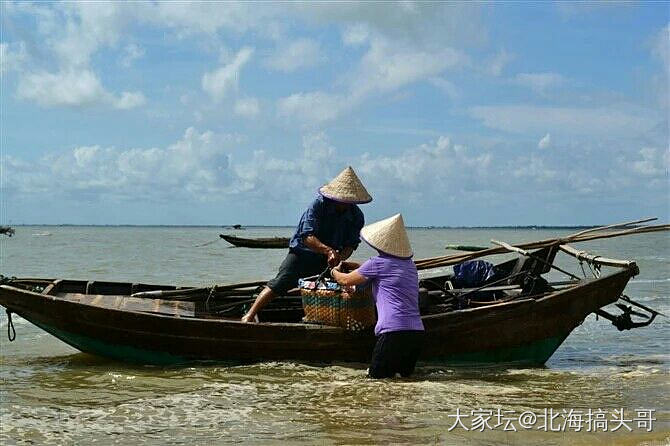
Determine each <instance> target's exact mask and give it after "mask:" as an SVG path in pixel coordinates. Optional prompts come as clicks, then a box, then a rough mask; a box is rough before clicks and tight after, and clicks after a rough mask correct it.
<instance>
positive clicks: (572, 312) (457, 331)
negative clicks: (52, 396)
mask: <svg viewBox="0 0 670 446" xmlns="http://www.w3.org/2000/svg"><path fill="white" fill-rule="evenodd" d="M559 250H563V251H564V252H567V253H568V254H571V255H574V256H577V257H578V258H579V259H580V260H581V261H584V262H587V263H589V264H590V265H592V266H593V268H594V271H600V268H601V267H604V268H612V271H611V272H608V273H602V274H600V273H597V274H596V275H595V276H594V277H590V278H586V277H584V278H577V279H575V278H574V277H573V278H572V279H570V280H567V281H562V282H552V283H548V282H546V281H544V282H543V281H542V280H543V278H542V275H543V274H545V273H547V272H549V271H550V269H553V268H555V266H554V265H553V260H554V257H555V255H556V253H557V252H558V251H559ZM526 254H527V255H525V256H521V257H520V258H519V259H513V260H510V261H507V262H503V263H500V264H498V265H497V266H496V271H498V277H501V279H496V280H494V281H488V282H487V283H485V284H484V285H483V286H481V287H476V288H469V289H463V288H461V289H458V288H456V289H452V288H451V286H450V284H451V283H452V280H453V277H452V276H450V275H439V276H435V277H429V278H424V279H422V280H421V283H420V285H421V299H420V301H421V311H422V319H423V323H424V326H425V330H426V338H425V344H424V348H423V353H422V357H421V358H420V361H421V362H438V363H441V364H455V365H479V364H530V365H540V364H543V363H544V362H545V361H547V359H549V357H550V356H551V355H552V354H553V353H554V351H555V350H556V349H557V348H558V347H559V346H560V345H561V343H562V342H563V341H564V340H565V338H566V337H567V336H568V335H569V334H570V333H571V332H572V330H574V329H575V328H576V327H577V326H578V325H580V324H581V323H582V322H583V321H584V319H585V318H586V317H587V316H588V315H589V314H591V313H594V312H595V313H597V314H599V315H601V316H603V317H606V318H608V319H610V320H612V321H613V322H614V323H615V325H617V324H618V325H617V327H618V328H619V329H627V328H634V327H637V326H642V325H648V324H649V323H651V321H652V320H653V318H654V317H655V316H656V314H657V313H656V312H653V310H651V309H648V308H646V307H643V306H640V307H642V308H644V309H646V310H648V311H649V312H650V315H648V316H647V315H644V314H642V316H644V317H646V320H645V321H644V322H637V323H636V322H633V321H632V318H631V317H630V316H631V314H632V315H636V316H639V315H640V313H639V312H636V311H631V308H632V307H626V306H624V305H620V308H622V310H623V311H624V313H622V315H619V316H613V315H611V314H609V313H608V312H607V311H605V310H603V309H602V308H603V307H605V306H607V305H609V304H612V303H615V302H617V300H619V299H620V298H621V299H624V300H625V301H626V303H632V304H634V305H637V304H635V303H634V302H632V301H630V300H629V299H628V298H627V297H625V296H623V295H622V293H623V291H624V288H625V287H626V284H627V283H628V281H629V279H630V278H631V277H633V276H635V275H636V274H638V267H637V266H636V264H635V262H633V261H619V260H613V259H605V258H602V257H597V256H590V255H588V254H586V253H583V252H577V251H576V250H574V249H572V248H571V247H569V246H564V245H560V244H556V243H555V244H553V245H551V246H548V247H545V248H541V249H539V250H536V251H533V252H532V253H526ZM417 264H420V261H417ZM263 283H264V282H262V281H260V282H250V283H243V284H235V285H227V286H216V287H212V288H194V287H186V288H178V287H175V286H161V285H146V284H134V283H120V282H98V281H89V282H87V281H81V280H60V279H59V280H53V279H32V278H23V279H16V278H12V279H8V278H3V279H2V284H1V285H0V305H2V306H3V307H5V308H6V310H7V312H8V313H9V315H10V326H9V328H11V329H13V325H12V324H11V313H16V314H18V315H19V316H21V317H22V318H24V319H26V320H28V321H30V322H32V323H33V324H35V325H36V326H38V327H40V328H42V329H43V330H45V331H47V332H48V333H50V334H52V335H53V336H55V337H57V338H59V339H61V340H62V341H63V342H66V343H67V344H69V345H71V346H73V347H75V348H77V349H79V350H81V351H83V352H87V353H91V354H94V355H100V356H104V357H107V358H112V359H116V360H120V361H128V362H134V363H143V364H184V363H190V362H193V361H217V362H218V361H223V362H225V361H235V362H237V361H243V362H246V361H263V360H293V361H300V362H314V361H315V362H330V361H338V362H356V363H365V362H366V361H368V360H369V358H370V356H371V352H372V348H373V346H374V343H375V337H374V334H373V332H372V329H371V328H370V329H368V330H365V331H361V332H354V331H348V330H345V329H342V328H338V327H329V326H322V325H315V324H307V323H303V322H302V317H303V310H302V304H301V298H300V297H299V296H298V295H296V293H295V291H296V290H293V291H292V292H290V293H289V295H287V296H282V297H279V298H277V299H275V300H274V301H272V302H271V304H270V305H269V306H267V307H266V308H265V309H264V310H263V311H261V312H260V313H259V317H260V322H259V323H248V324H247V323H242V322H240V321H239V318H240V316H241V315H242V314H243V313H244V311H245V310H246V305H248V304H249V303H250V301H252V300H253V294H254V293H255V292H256V288H257V287H258V286H259V285H261V284H263ZM529 283H530V285H529ZM537 284H539V286H537V287H536V286H535V285H537ZM486 293H489V298H486V297H482V296H483V295H485V294H486ZM491 295H492V296H494V297H492V298H491V297H490V296H491ZM487 299H488V300H487ZM617 321H618V322H617Z"/></svg>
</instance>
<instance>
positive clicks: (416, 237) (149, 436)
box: [0, 226, 670, 445]
mask: <svg viewBox="0 0 670 446" xmlns="http://www.w3.org/2000/svg"><path fill="white" fill-rule="evenodd" d="M221 232H226V233H234V234H235V235H238V236H242V237H262V236H265V237H267V236H289V235H291V233H292V229H291V228H247V229H246V230H242V231H233V230H230V229H224V228H216V227H79V226H42V227H41V226H19V227H17V228H16V235H15V236H14V237H11V238H8V237H5V236H0V273H1V274H3V275H5V276H19V277H29V276H30V277H43V278H69V279H83V280H113V281H128V282H144V283H157V284H178V285H196V286H210V285H212V284H224V283H231V282H241V281H249V280H259V279H267V278H270V277H272V276H273V275H274V273H275V272H276V270H277V267H278V266H279V264H280V263H281V261H282V259H283V257H284V255H285V251H284V250H257V249H246V248H232V247H230V245H228V244H227V243H226V242H225V241H223V240H220V239H219V237H218V234H219V233H221ZM571 232H574V230H572V231H571V230H566V229H561V230H542V229H540V230H529V229H519V230H515V229H437V228H435V229H410V230H409V237H410V240H411V242H412V246H413V247H414V250H415V253H416V256H415V258H417V259H419V258H426V257H433V256H439V255H444V254H446V253H448V251H445V249H444V246H445V245H447V244H463V245H482V246H489V245H490V239H497V240H503V241H507V242H510V243H518V242H523V241H532V240H539V239H545V238H551V237H555V236H562V235H566V234H569V233H571ZM577 246H578V247H579V248H580V249H585V250H588V251H589V252H592V253H597V254H599V255H602V256H605V257H610V258H618V259H631V260H636V261H637V264H638V266H639V267H640V275H639V276H637V277H635V278H633V279H632V280H631V282H630V283H629V284H628V287H627V288H626V293H627V294H628V295H629V296H631V297H632V298H634V299H636V300H638V301H639V302H641V303H643V304H645V305H648V306H650V307H652V308H654V309H656V310H659V311H661V312H664V313H665V314H668V315H670V298H669V297H670V239H669V238H668V234H667V233H655V234H646V235H635V236H630V237H622V238H617V239H609V240H598V241H592V242H587V243H581V244H579V245H577ZM371 255H373V251H372V250H370V249H369V248H368V247H366V246H363V245H361V247H360V248H359V250H358V251H357V252H356V253H355V254H354V256H353V258H354V259H355V260H364V259H366V258H368V257H369V256H371ZM499 257H500V260H503V259H505V258H512V257H513V256H512V255H506V256H505V255H504V256H499ZM557 261H558V262H559V263H558V264H559V265H560V266H561V267H564V268H567V269H569V270H570V271H572V272H574V273H576V274H579V275H581V274H582V272H581V269H580V268H579V265H578V263H577V262H576V261H574V259H571V258H569V257H567V256H562V257H560V258H558V259H557ZM586 268H587V272H588V267H586ZM447 270H448V268H444V269H442V270H441V272H444V271H447ZM550 278H552V279H558V280H561V279H563V277H562V276H561V274H560V273H557V272H552V273H551V274H550ZM612 310H613V311H614V312H617V311H618V310H616V308H613V309H612ZM14 326H15V328H16V332H17V339H16V341H14V342H12V343H10V342H9V341H8V340H7V336H6V334H5V333H6V330H7V318H6V315H5V314H4V312H2V314H1V315H0V444H8V445H9V444H117V443H118V444H151V445H164V444H223V443H232V442H240V441H243V442H245V443H262V444H286V443H291V444H292V443H307V444H313V443H319V444H387V443H394V444H478V445H479V444H499V443H502V444H529V445H531V444H532V445H535V444H539V443H540V442H542V443H544V444H612V443H615V444H649V445H651V444H668V443H669V442H670V401H669V397H668V395H670V384H669V383H670V379H669V378H670V355H669V354H668V351H669V346H670V319H669V318H667V317H659V318H657V320H656V321H655V322H654V323H653V324H652V325H651V326H649V327H645V328H641V329H636V330H631V331H624V332H619V331H618V330H617V329H616V328H615V327H613V326H612V325H611V324H610V323H609V322H608V321H605V320H602V319H600V320H596V318H595V317H594V316H593V315H591V316H589V317H588V318H587V319H586V320H585V321H584V323H583V324H582V325H581V326H579V327H578V328H577V329H575V330H574V331H573V333H572V334H571V335H570V336H569V337H568V339H567V340H566V341H565V342H564V343H563V345H562V346H561V347H560V348H559V349H558V351H557V352H556V353H555V354H554V355H553V356H552V357H551V359H550V360H549V361H548V362H547V364H546V366H544V367H533V368H453V367H448V366H431V367H421V368H419V369H418V370H417V372H416V374H415V375H414V376H413V377H412V378H411V379H393V380H383V381H372V380H368V379H366V377H365V369H364V365H361V366H360V367H352V366H345V365H341V364H334V365H330V366H316V365H310V364H298V363H293V362H269V363H267V362H266V363H260V364H255V365H240V366H220V365H211V366H204V365H203V366H197V367H154V366H136V365H128V364H124V363H120V362H115V361H111V360H107V359H104V358H99V357H95V356H91V355H87V354H84V353H80V352H78V351H77V350H75V349H73V348H71V347H69V346H68V345H66V344H64V343H62V342H61V341H59V340H58V339H56V338H54V337H53V336H51V335H49V334H47V333H45V332H44V331H42V330H40V329H38V328H37V327H35V326H33V325H32V324H30V323H29V322H27V321H25V320H23V319H21V318H20V317H18V316H16V315H14ZM463 342H467V339H464V340H463ZM533 417H534V418H533ZM587 420H588V424H587ZM603 420H605V421H603ZM568 421H570V422H568ZM617 426H618V427H617ZM615 428H616V429H615ZM613 429H615V431H614V432H611V431H612V430H613ZM629 429H630V430H629Z"/></svg>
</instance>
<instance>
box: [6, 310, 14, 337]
mask: <svg viewBox="0 0 670 446" xmlns="http://www.w3.org/2000/svg"><path fill="white" fill-rule="evenodd" d="M7 319H9V322H7V338H8V339H9V342H14V339H16V329H15V328H14V322H13V321H12V312H11V311H9V310H7Z"/></svg>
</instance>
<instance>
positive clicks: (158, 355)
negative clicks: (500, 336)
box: [37, 324, 567, 366]
mask: <svg viewBox="0 0 670 446" xmlns="http://www.w3.org/2000/svg"><path fill="white" fill-rule="evenodd" d="M37 325H38V326H39V327H40V328H41V329H43V330H44V331H46V332H48V333H50V334H52V335H53V336H55V337H57V338H58V339H60V340H61V341H63V342H65V343H66V344H68V345H71V346H72V347H74V348H76V349H78V350H81V351H82V352H85V353H90V354H93V355H97V356H102V357H105V358H110V359H114V360H118V361H123V362H131V363H137V364H152V365H179V364H187V363H192V362H204V361H202V360H197V359H190V358H187V357H183V356H177V355H173V354H170V353H169V352H164V351H156V350H147V349H142V348H137V347H133V346H129V345H119V344H111V343H107V342H103V341H101V340H99V339H95V338H92V337H89V336H84V335H79V334H74V333H69V332H67V331H63V330H59V329H57V328H54V327H51V326H48V325H44V324H37ZM566 337H567V335H565V336H559V337H550V338H546V339H541V340H539V341H535V342H531V343H528V344H524V345H520V346H517V347H510V348H498V349H494V350H486V351H478V352H468V353H459V354H453V355H447V356H444V357H443V358H432V359H431V360H430V361H426V363H430V364H444V365H451V366H473V365H505V364H532V365H542V364H544V363H545V362H546V361H547V360H548V359H549V358H550V357H551V355H552V354H553V353H554V352H555V351H556V349H558V347H560V345H561V344H562V343H563V341H564V340H565V339H566ZM207 362H211V361H207ZM221 362H223V361H221Z"/></svg>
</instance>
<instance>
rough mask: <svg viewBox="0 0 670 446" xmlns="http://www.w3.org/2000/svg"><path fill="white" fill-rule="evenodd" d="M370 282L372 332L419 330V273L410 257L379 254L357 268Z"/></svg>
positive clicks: (420, 327)
mask: <svg viewBox="0 0 670 446" xmlns="http://www.w3.org/2000/svg"><path fill="white" fill-rule="evenodd" d="M358 272H359V273H360V274H361V275H362V276H363V277H365V278H366V279H368V280H369V281H370V282H371V284H372V295H373V296H374V298H375V304H376V305H377V325H376V326H375V335H377V336H379V335H380V334H382V333H388V332H390V331H400V330H418V331H423V322H421V315H420V314H419V273H418V272H417V270H416V265H415V264H414V261H412V259H400V258H398V257H393V256H387V255H384V254H381V255H379V256H377V257H372V258H371V259H369V260H367V261H366V262H365V263H363V264H362V265H361V267H360V268H358Z"/></svg>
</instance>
